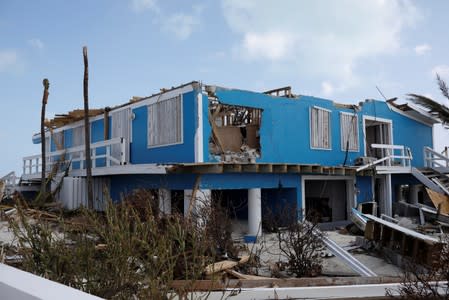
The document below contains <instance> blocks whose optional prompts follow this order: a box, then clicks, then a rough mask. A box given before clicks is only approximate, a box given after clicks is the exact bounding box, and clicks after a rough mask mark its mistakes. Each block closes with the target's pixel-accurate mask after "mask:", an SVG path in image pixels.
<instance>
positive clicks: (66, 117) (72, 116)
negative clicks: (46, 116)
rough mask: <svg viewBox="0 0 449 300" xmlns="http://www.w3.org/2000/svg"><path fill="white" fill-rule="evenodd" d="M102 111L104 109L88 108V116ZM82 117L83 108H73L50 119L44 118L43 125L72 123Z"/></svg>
mask: <svg viewBox="0 0 449 300" xmlns="http://www.w3.org/2000/svg"><path fill="white" fill-rule="evenodd" d="M102 113H104V109H90V110H89V117H94V116H97V115H100V114H102ZM83 118H84V110H83V109H75V110H72V111H70V112H68V113H67V114H57V115H55V117H54V118H53V119H51V120H46V121H45V125H46V126H47V127H49V128H56V127H61V126H64V125H67V124H69V123H73V122H76V121H79V120H82V119H83Z"/></svg>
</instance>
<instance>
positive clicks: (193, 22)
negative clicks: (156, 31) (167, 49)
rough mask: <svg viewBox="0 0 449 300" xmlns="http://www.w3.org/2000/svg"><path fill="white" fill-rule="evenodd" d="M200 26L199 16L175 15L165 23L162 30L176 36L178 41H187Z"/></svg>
mask: <svg viewBox="0 0 449 300" xmlns="http://www.w3.org/2000/svg"><path fill="white" fill-rule="evenodd" d="M198 25H199V20H198V16H197V15H189V14H185V13H175V14H173V15H171V16H169V17H168V18H166V19H165V20H164V21H163V23H162V28H163V29H164V30H165V31H168V32H170V33H172V34H174V35H175V36H176V37H177V38H178V39H180V40H185V39H187V38H189V37H190V35H191V34H192V32H193V30H194V29H195V27H196V26H198Z"/></svg>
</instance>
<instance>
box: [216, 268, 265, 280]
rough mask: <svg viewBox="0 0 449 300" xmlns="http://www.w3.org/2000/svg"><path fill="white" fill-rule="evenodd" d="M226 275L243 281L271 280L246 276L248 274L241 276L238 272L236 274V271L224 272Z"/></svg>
mask: <svg viewBox="0 0 449 300" xmlns="http://www.w3.org/2000/svg"><path fill="white" fill-rule="evenodd" d="M225 272H226V273H228V274H229V275H232V276H234V277H235V278H237V279H245V280H266V279H271V278H270V277H263V276H256V275H248V274H243V273H240V272H237V271H236V270H232V269H231V270H230V269H228V270H226V271H225Z"/></svg>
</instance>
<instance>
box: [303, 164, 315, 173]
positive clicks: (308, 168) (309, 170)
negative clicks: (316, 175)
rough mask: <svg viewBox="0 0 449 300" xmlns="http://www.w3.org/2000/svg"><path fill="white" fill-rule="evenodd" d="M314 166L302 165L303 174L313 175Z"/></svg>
mask: <svg viewBox="0 0 449 300" xmlns="http://www.w3.org/2000/svg"><path fill="white" fill-rule="evenodd" d="M312 167H313V166H312V165H302V166H301V173H312Z"/></svg>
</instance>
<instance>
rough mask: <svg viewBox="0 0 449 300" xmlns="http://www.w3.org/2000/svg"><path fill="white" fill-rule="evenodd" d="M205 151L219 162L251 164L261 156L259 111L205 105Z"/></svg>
mask: <svg viewBox="0 0 449 300" xmlns="http://www.w3.org/2000/svg"><path fill="white" fill-rule="evenodd" d="M209 123H210V124H211V127H212V134H211V136H210V138H209V152H210V154H212V155H215V156H219V157H220V160H221V161H234V162H255V159H256V158H257V157H260V156H261V146H260V127H261V123H262V109H260V108H254V107H247V106H237V105H229V104H222V103H220V102H219V101H218V100H216V99H210V102H209Z"/></svg>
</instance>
